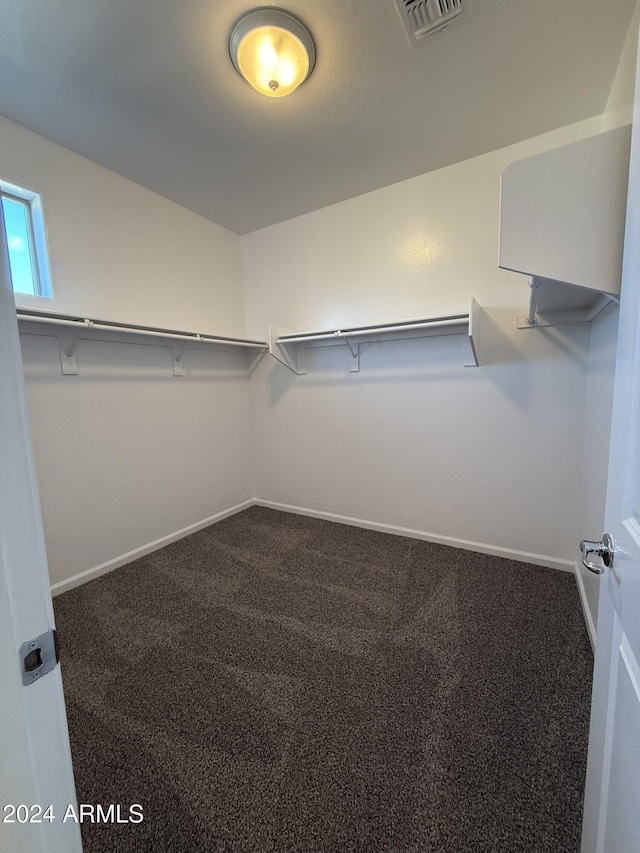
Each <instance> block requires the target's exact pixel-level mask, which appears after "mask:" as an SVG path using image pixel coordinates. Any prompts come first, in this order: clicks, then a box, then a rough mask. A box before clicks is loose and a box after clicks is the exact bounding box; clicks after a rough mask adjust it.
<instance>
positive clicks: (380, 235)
mask: <svg viewBox="0 0 640 853" xmlns="http://www.w3.org/2000/svg"><path fill="white" fill-rule="evenodd" d="M602 127H603V123H602V121H601V120H593V121H590V122H583V123H581V124H580V125H575V126H572V127H568V128H564V129H562V130H561V131H556V132H554V133H550V134H547V135H545V136H544V137H539V138H536V139H534V140H529V141H527V142H525V143H521V144H518V145H514V146H511V147H509V148H506V149H503V150H501V151H496V152H493V153H491V154H487V155H485V156H483V157H478V158H476V159H474V160H470V161H467V162H465V163H460V164H457V165H454V166H451V167H448V168H446V169H442V170H440V171H438V172H433V173H430V174H426V175H423V176H420V177H418V178H414V179H412V180H409V181H405V182H403V183H400V184H396V185H394V186H392V187H386V188H384V189H381V190H378V191H376V192H373V193H370V194H368V195H365V196H362V197H360V198H356V199H352V200H350V201H347V202H343V203H341V204H338V205H335V206H332V207H329V208H325V209H323V210H319V211H316V212H314V213H311V214H308V215H306V216H302V217H299V218H297V219H294V220H291V221H289V222H285V223H282V224H280V225H276V226H273V227H271V228H268V229H264V230H262V231H259V232H256V233H254V234H251V235H248V236H245V237H243V239H242V247H243V263H244V272H245V288H246V315H247V328H248V333H249V334H251V335H257V334H264V330H265V327H266V326H267V325H268V324H274V325H282V326H289V327H291V328H296V329H301V330H304V329H321V328H338V327H340V326H341V325H356V324H363V323H375V322H385V321H394V320H401V319H404V318H408V317H418V316H429V315H438V314H446V313H451V312H459V311H466V310H467V304H468V299H469V297H470V296H475V297H476V298H477V299H478V300H479V301H480V303H481V304H482V305H484V306H486V307H488V309H489V317H488V326H489V327H490V329H491V330H492V332H493V338H494V341H495V343H494V344H493V347H492V350H491V352H490V353H489V356H488V361H489V363H488V364H486V365H485V366H483V367H480V368H476V369H473V368H464V367H462V358H461V354H460V349H459V341H458V339H457V338H455V337H449V338H440V339H436V340H434V339H430V340H429V339H428V340H425V341H422V342H414V343H397V344H396V343H387V344H379V345H376V346H375V347H372V348H371V349H370V350H367V352H366V353H365V354H364V356H363V358H362V367H361V372H360V373H355V374H350V373H349V372H348V368H347V366H346V351H345V350H344V349H340V348H334V349H325V350H318V351H315V352H314V353H312V354H311V356H310V367H309V372H308V375H307V376H300V377H296V376H294V374H292V373H290V372H289V371H287V369H286V368H285V367H283V366H281V365H279V364H277V363H276V362H274V361H273V360H271V361H269V362H265V363H263V364H262V365H261V366H260V368H259V370H258V371H257V372H256V374H255V376H254V378H253V380H252V384H253V398H252V405H253V422H254V442H255V447H256V490H257V496H258V498H260V499H263V500H265V501H269V502H276V503H280V504H285V505H289V506H296V507H300V508H303V509H307V510H311V511H315V512H324V513H333V514H336V515H342V516H348V517H351V518H356V519H361V520H366V521H368V522H373V523H384V524H388V525H393V526H397V527H401V528H409V529H412V530H414V531H418V532H420V533H422V534H423V535H426V536H428V537H431V538H436V539H441V538H444V539H448V540H451V541H452V542H453V544H455V543H456V542H460V543H468V542H472V543H474V546H475V547H478V546H479V547H483V548H486V549H487V550H493V551H496V552H498V553H502V552H506V553H512V554H514V555H516V556H517V555H519V554H520V555H521V554H522V553H524V554H526V555H530V558H531V559H533V560H535V561H538V562H542V563H548V564H554V565H564V566H565V567H570V566H572V565H573V563H574V561H575V560H576V551H577V545H578V541H579V539H580V537H581V535H584V534H583V533H581V524H582V519H581V514H580V486H579V483H580V477H581V466H582V459H583V417H584V410H585V409H584V407H585V401H586V388H587V364H588V346H589V328H588V326H586V325H584V326H580V325H577V326H564V327H559V328H557V329H553V330H543V329H532V330H522V331H518V330H516V328H515V315H516V313H517V311H518V310H523V309H524V308H525V306H526V303H527V301H528V288H527V283H526V280H525V279H524V278H523V277H522V276H518V275H515V274H512V273H507V272H504V271H501V270H499V269H498V268H497V246H498V210H499V186H500V175H501V173H502V171H503V170H504V168H505V167H506V166H507V165H508V163H510V162H511V161H513V160H516V159H520V158H521V157H525V156H528V155H530V154H533V153H537V152H538V151H541V150H545V148H550V147H553V146H556V145H560V144H564V143H565V142H569V141H573V140H574V139H578V138H581V137H583V136H586V135H588V134H590V133H593V132H597V131H599V130H601V129H602Z"/></svg>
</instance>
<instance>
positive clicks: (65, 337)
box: [58, 330, 78, 376]
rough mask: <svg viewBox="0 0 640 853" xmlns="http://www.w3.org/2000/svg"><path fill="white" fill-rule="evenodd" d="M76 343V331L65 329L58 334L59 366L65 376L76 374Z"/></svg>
mask: <svg viewBox="0 0 640 853" xmlns="http://www.w3.org/2000/svg"><path fill="white" fill-rule="evenodd" d="M77 344H78V333H77V332H76V331H74V330H68V331H67V330H65V331H64V332H60V334H59V335H58V348H59V350H60V368H61V370H62V373H63V374H64V375H66V376H77V375H78V359H77V357H76V348H77Z"/></svg>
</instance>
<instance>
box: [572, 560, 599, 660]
mask: <svg viewBox="0 0 640 853" xmlns="http://www.w3.org/2000/svg"><path fill="white" fill-rule="evenodd" d="M574 571H575V573H576V583H577V585H578V592H579V593H580V604H581V605H582V613H583V615H584V621H585V623H586V625H587V633H588V634H589V639H590V640H591V648H592V649H593V651H594V652H595V650H596V626H595V624H594V621H593V616H592V615H591V610H590V608H589V602H588V601H587V592H586V590H585V588H584V580H583V578H582V572H581V571H580V563H575V569H574Z"/></svg>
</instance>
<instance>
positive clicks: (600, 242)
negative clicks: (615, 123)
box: [498, 126, 631, 328]
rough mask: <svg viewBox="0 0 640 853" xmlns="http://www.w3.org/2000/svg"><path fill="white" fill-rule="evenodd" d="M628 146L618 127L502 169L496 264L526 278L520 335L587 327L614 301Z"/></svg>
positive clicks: (622, 129) (618, 281)
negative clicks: (526, 301)
mask: <svg viewBox="0 0 640 853" xmlns="http://www.w3.org/2000/svg"><path fill="white" fill-rule="evenodd" d="M630 139H631V131H630V127H629V126H625V127H620V128H616V129H615V130H610V131H607V132H606V133H601V134H597V135H595V136H590V137H588V138H587V139H582V140H579V141H578V142H573V143H571V144H570V145H564V146H562V147H560V148H555V149H553V150H551V151H545V152H543V153H541V154H536V155H535V156H533V157H528V158H526V159H524V160H519V161H517V162H515V163H512V164H511V165H510V166H509V167H508V168H507V169H506V170H505V172H504V174H503V176H502V186H501V194H500V249H499V261H498V264H499V266H500V267H502V268H503V269H508V270H512V271H514V272H519V273H523V274H524V275H527V276H531V298H530V303H529V313H528V314H525V315H520V316H519V317H518V326H519V327H520V328H531V327H532V326H543V325H557V324H560V323H570V322H589V321H590V320H591V319H593V318H594V317H595V316H596V315H597V314H598V313H599V312H600V310H602V308H603V307H604V306H606V305H607V304H609V302H610V301H611V300H612V299H617V297H618V296H619V294H620V284H621V278H622V249H623V244H624V228H625V216H626V199H627V182H628V173H629V146H630ZM603 295H604V297H605V298H603Z"/></svg>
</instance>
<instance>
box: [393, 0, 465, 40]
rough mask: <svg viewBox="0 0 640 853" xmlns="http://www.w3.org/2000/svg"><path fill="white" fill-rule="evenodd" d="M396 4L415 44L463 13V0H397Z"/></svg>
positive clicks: (408, 33)
mask: <svg viewBox="0 0 640 853" xmlns="http://www.w3.org/2000/svg"><path fill="white" fill-rule="evenodd" d="M396 6H397V7H398V12H399V13H400V17H401V18H402V21H403V23H404V26H405V29H406V31H407V35H408V36H409V41H410V42H411V44H412V45H414V46H415V45H417V44H420V43H421V42H422V41H423V40H424V39H426V37H427V36H430V35H432V34H433V33H437V32H438V30H441V29H442V28H443V27H446V26H447V25H448V24H450V23H451V21H453V20H454V19H455V18H457V17H458V16H459V15H461V14H462V0H396Z"/></svg>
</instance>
